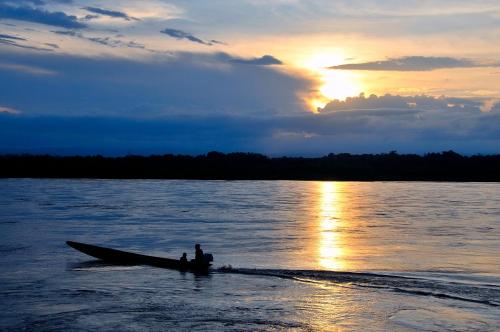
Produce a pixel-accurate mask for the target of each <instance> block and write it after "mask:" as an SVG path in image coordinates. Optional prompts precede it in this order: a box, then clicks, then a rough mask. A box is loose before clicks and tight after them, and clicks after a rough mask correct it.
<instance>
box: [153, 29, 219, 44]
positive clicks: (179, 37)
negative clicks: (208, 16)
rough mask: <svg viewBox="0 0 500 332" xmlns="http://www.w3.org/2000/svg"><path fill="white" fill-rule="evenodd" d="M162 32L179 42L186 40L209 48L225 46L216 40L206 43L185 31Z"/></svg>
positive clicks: (165, 30) (171, 30)
mask: <svg viewBox="0 0 500 332" xmlns="http://www.w3.org/2000/svg"><path fill="white" fill-rule="evenodd" d="M160 32H161V33H164V34H166V35H167V36H170V37H172V38H175V39H177V40H182V39H185V40H189V41H191V42H193V43H198V44H202V45H207V46H212V45H213V44H223V42H220V41H216V40H212V41H208V42H206V41H204V40H202V39H200V38H198V37H195V36H193V35H192V34H190V33H189V32H185V31H182V30H177V29H170V28H166V29H163V30H162V31H160Z"/></svg>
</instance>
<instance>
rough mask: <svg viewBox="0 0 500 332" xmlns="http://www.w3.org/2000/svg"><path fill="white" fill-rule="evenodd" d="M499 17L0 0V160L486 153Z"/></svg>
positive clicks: (497, 139) (495, 135)
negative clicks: (12, 156) (10, 156)
mask: <svg viewBox="0 0 500 332" xmlns="http://www.w3.org/2000/svg"><path fill="white" fill-rule="evenodd" d="M499 41H500V2H499V1H498V0H484V1H458V0H439V1H438V0H425V1H411V0H410V1H394V0H386V1H383V0H379V1H370V0H367V1H326V0H310V1H299V0H274V1H266V0H241V1H229V0H226V1H220V0H195V1H168V0H150V1H128V0H124V1H99V0H95V1H88V0H0V153H24V152H28V153H54V154H105V155H122V154H128V153H134V154H152V153H156V154H158V153H159V154H162V153H185V154H199V153H206V152H208V151H211V150H218V151H223V152H232V151H251V152H260V153H265V154H268V155H304V156H318V155H323V154H327V153H330V152H334V153H335V152H351V153H375V152H388V151H391V150H397V151H398V152H404V153H425V152H431V151H442V150H450V149H453V150H455V151H457V152H461V153H465V154H475V153H500V42H499Z"/></svg>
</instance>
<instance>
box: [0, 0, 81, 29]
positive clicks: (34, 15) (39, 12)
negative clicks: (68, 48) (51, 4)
mask: <svg viewBox="0 0 500 332" xmlns="http://www.w3.org/2000/svg"><path fill="white" fill-rule="evenodd" d="M0 19H11V20H18V21H25V22H33V23H41V24H46V25H52V26H57V27H63V28H68V29H82V28H85V27H86V25H85V24H83V23H81V22H79V21H78V20H77V17H76V16H73V15H67V14H65V13H63V12H49V11H46V10H43V9H39V8H32V7H27V6H21V7H15V6H11V5H9V4H4V3H0Z"/></svg>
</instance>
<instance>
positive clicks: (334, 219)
mask: <svg viewBox="0 0 500 332" xmlns="http://www.w3.org/2000/svg"><path fill="white" fill-rule="evenodd" d="M318 185H319V194H320V201H319V206H318V209H319V213H318V215H319V220H318V228H319V242H318V264H319V265H320V267H321V268H323V269H328V270H339V269H345V262H344V261H343V256H344V255H345V248H344V247H343V246H342V243H341V238H340V235H339V227H340V226H341V225H342V223H343V222H344V221H343V220H342V206H341V200H340V195H341V191H340V189H341V186H342V184H341V183H339V182H320V183H319V184H318Z"/></svg>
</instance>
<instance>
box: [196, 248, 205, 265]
mask: <svg viewBox="0 0 500 332" xmlns="http://www.w3.org/2000/svg"><path fill="white" fill-rule="evenodd" d="M194 248H195V254H194V261H195V263H196V264H197V265H203V264H205V257H204V256H203V250H201V246H200V245H199V244H198V243H197V244H196V245H195V246H194Z"/></svg>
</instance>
